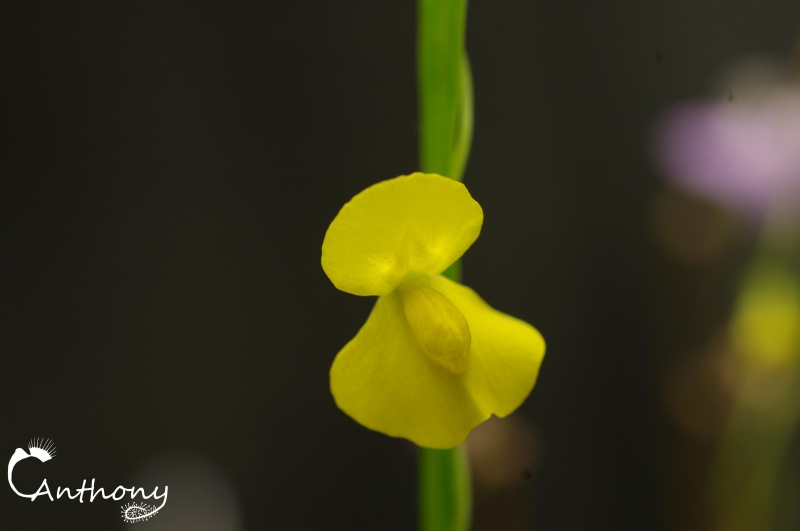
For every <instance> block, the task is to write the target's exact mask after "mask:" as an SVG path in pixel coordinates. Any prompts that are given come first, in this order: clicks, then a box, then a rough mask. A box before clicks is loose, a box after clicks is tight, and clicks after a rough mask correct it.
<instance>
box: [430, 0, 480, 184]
mask: <svg viewBox="0 0 800 531" xmlns="http://www.w3.org/2000/svg"><path fill="white" fill-rule="evenodd" d="M417 9H418V12H417V20H418V22H417V24H418V30H417V31H418V33H417V85H418V94H419V111H420V113H419V122H420V162H421V164H420V169H421V170H422V171H424V172H427V173H438V174H440V175H444V176H446V177H451V178H453V179H456V180H457V181H460V180H461V175H460V171H462V170H463V167H464V164H465V163H466V156H467V153H468V152H469V140H470V139H471V136H472V89H471V83H470V81H469V77H470V76H469V66H468V63H467V59H466V53H465V51H464V34H465V29H466V22H467V2H466V0H419V2H418V4H417ZM455 161H457V162H455ZM454 162H455V163H454ZM457 171H458V172H459V173H456V172H457Z"/></svg>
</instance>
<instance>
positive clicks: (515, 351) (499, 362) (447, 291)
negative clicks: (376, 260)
mask: <svg viewBox="0 0 800 531" xmlns="http://www.w3.org/2000/svg"><path fill="white" fill-rule="evenodd" d="M430 287H431V288H433V289H435V290H437V291H438V292H439V293H441V294H443V295H444V296H446V297H447V298H448V299H450V301H451V302H452V303H453V304H454V305H455V306H456V307H457V308H458V309H459V310H460V311H461V313H462V314H464V317H466V319H467V322H468V323H469V328H470V333H471V334H472V344H471V350H470V360H469V368H468V369H467V371H466V372H465V373H464V375H463V378H464V381H463V385H464V386H465V388H466V389H467V391H468V392H469V394H470V397H471V398H472V401H473V402H474V403H475V404H476V405H477V406H478V408H479V409H480V410H481V411H483V412H484V413H485V415H486V417H488V416H489V414H494V415H497V416H498V417H505V416H506V415H508V414H510V413H511V412H513V411H514V410H515V409H517V408H518V407H519V406H520V405H521V404H522V403H523V402H524V401H525V398H527V396H528V395H529V394H530V392H531V390H532V389H533V386H534V385H535V384H536V378H537V376H538V374H539V367H540V366H541V364H542V359H543V358H544V351H545V344H544V339H543V338H542V336H541V334H539V331H538V330H536V329H535V328H534V327H532V326H531V325H529V324H528V323H526V322H525V321H522V320H520V319H517V318H515V317H512V316H510V315H506V314H504V313H502V312H499V311H497V310H495V309H494V308H492V307H491V306H489V305H488V304H486V303H485V302H484V301H483V299H481V298H480V297H479V296H478V294H477V293H475V292H474V291H473V290H471V289H470V288H468V287H466V286H462V285H461V284H457V283H455V282H453V281H451V280H448V279H446V278H444V277H440V276H436V277H433V278H431V283H430Z"/></svg>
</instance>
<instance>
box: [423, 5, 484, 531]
mask: <svg viewBox="0 0 800 531" xmlns="http://www.w3.org/2000/svg"><path fill="white" fill-rule="evenodd" d="M417 9H418V13H417V16H418V35H417V39H418V41H417V78H418V94H419V107H420V114H419V121H420V130H419V134H420V166H421V167H420V169H421V171H423V172H427V173H438V174H440V175H443V176H446V177H450V178H452V179H455V180H457V181H460V180H461V178H462V177H463V173H464V168H465V166H466V164H467V159H468V158H469V151H470V145H471V143H472V107H473V104H472V78H471V73H470V68H469V61H468V60H467V55H466V52H465V49H464V34H465V26H466V20H467V2H466V0H419V2H418V5H417ZM444 275H445V276H446V277H447V278H450V279H452V280H455V281H459V280H460V278H461V266H460V264H459V262H456V263H455V264H453V265H452V266H450V267H449V268H448V269H447V271H445V272H444ZM471 515H472V486H471V481H470V474H469V463H468V461H467V455H466V448H465V447H464V445H461V446H459V447H456V448H452V449H447V450H436V449H431V448H420V449H419V518H420V529H421V530H422V531H466V530H468V529H469V527H470V520H471Z"/></svg>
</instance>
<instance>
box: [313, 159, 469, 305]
mask: <svg viewBox="0 0 800 531" xmlns="http://www.w3.org/2000/svg"><path fill="white" fill-rule="evenodd" d="M482 224H483V211H482V210H481V207H480V205H479V204H478V203H477V202H476V201H475V200H474V199H473V198H472V196H471V195H470V194H469V192H468V191H467V189H466V187H465V186H464V185H463V184H461V183H459V182H456V181H454V180H452V179H447V178H445V177H442V176H440V175H435V174H425V173H414V174H411V175H403V176H400V177H396V178H394V179H389V180H387V181H383V182H380V183H377V184H375V185H372V186H370V187H369V188H367V189H366V190H364V191H363V192H361V193H359V194H358V195H356V196H355V197H353V199H351V200H350V201H349V202H348V203H347V204H345V205H344V207H342V209H341V211H340V212H339V213H338V214H337V216H336V218H335V219H334V220H333V222H332V223H331V225H330V227H328V231H327V232H326V233H325V239H324V241H323V243H322V268H323V270H324V271H325V274H326V275H328V278H330V280H331V282H333V284H334V286H336V287H337V288H338V289H340V290H342V291H345V292H347V293H352V294H353V295H386V294H388V293H390V292H392V291H393V290H394V289H395V288H396V287H397V286H398V285H399V284H400V283H401V282H403V281H404V280H406V279H408V278H412V277H414V276H417V275H432V274H438V273H441V272H442V271H444V270H445V269H446V268H447V267H448V266H449V265H450V264H452V263H453V262H455V261H456V260H458V259H459V258H460V257H461V255H462V254H464V252H465V251H466V250H467V249H468V248H469V247H470V245H472V243H473V242H474V241H475V239H476V238H477V237H478V235H479V234H480V230H481V225H482Z"/></svg>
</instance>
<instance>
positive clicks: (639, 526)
mask: <svg viewBox="0 0 800 531" xmlns="http://www.w3.org/2000/svg"><path fill="white" fill-rule="evenodd" d="M798 28H800V5H798V4H797V3H796V2H790V1H788V0H761V1H755V0H747V1H746V0H725V1H722V0H720V1H710V0H706V1H699V2H698V1H690V0H673V1H671V2H663V1H656V2H638V1H634V0H627V1H613V2H612V1H602V2H585V1H561V2H555V1H550V0H534V1H495V2H472V3H471V4H470V6H469V22H468V36H467V40H468V51H469V54H470V58H471V61H472V69H473V74H474V84H475V98H476V109H475V136H474V144H473V150H472V156H471V159H470V162H469V164H468V167H467V171H466V176H465V183H466V184H467V186H468V187H469V189H470V191H471V193H472V195H473V196H474V197H475V198H476V199H477V200H478V202H480V203H481V205H482V206H483V209H484V212H485V218H486V219H485V223H484V229H483V233H482V235H481V237H480V238H479V239H478V241H477V242H476V244H475V245H474V246H473V247H472V248H471V249H470V250H469V252H468V253H467V255H466V256H465V259H464V263H463V265H464V283H465V284H467V285H469V286H471V287H473V288H475V289H476V290H477V291H478V292H479V293H480V294H481V295H482V296H483V297H484V298H485V299H486V300H487V302H489V303H490V304H492V305H493V306H495V307H496V308H498V309H500V310H502V311H505V312H507V313H510V314H512V315H515V316H517V317H520V318H522V319H524V320H526V321H528V322H530V323H532V324H533V325H534V326H536V327H537V328H538V329H539V330H540V331H541V332H542V334H543V335H544V337H545V339H546V341H547V344H548V351H547V355H546V357H545V361H544V364H543V366H542V369H541V373H540V377H539V382H538V384H537V386H536V389H535V390H534V392H533V393H532V395H531V397H530V398H529V399H528V401H527V402H526V403H525V404H524V406H523V407H521V408H520V410H519V411H518V412H517V413H515V414H514V415H512V416H511V417H509V418H508V419H506V420H503V421H499V422H490V423H487V424H486V425H484V426H482V427H481V428H479V429H478V430H476V431H475V432H474V433H473V435H472V436H471V438H470V452H471V457H472V459H473V461H474V479H475V492H476V522H475V529H476V530H479V529H484V530H499V529H504V530H544V531H558V530H576V529H580V530H587V529H598V530H606V529H608V530H637V531H638V530H643V529H669V530H678V529H680V530H706V529H713V528H714V526H715V525H716V526H717V528H721V529H733V528H735V526H734V525H733V524H725V523H723V524H715V522H720V521H722V522H724V521H726V520H725V518H721V517H718V516H715V515H716V514H717V513H718V512H719V507H720V506H723V507H724V506H726V504H727V505H728V506H737V507H738V506H740V505H741V504H739V503H736V502H730V503H728V502H729V501H730V500H733V499H734V498H731V497H730V496H735V495H736V494H735V493H734V494H730V496H729V497H725V496H724V495H720V494H719V493H720V492H722V490H724V489H720V488H714V485H715V481H718V478H719V477H727V478H728V480H722V483H723V484H738V483H741V482H740V481H738V480H736V479H733V480H731V479H730V478H731V477H733V478H736V477H737V476H735V471H734V472H731V473H732V474H734V476H724V474H723V475H720V473H718V470H723V471H724V470H731V467H730V466H728V467H726V466H725V465H719V462H723V463H725V462H726V461H725V459H726V457H725V455H729V456H730V455H733V456H736V455H738V454H737V453H736V452H737V450H736V449H737V448H738V446H736V444H735V443H734V444H732V445H731V444H728V443H727V442H726V441H728V442H730V441H731V440H734V441H735V440H736V439H735V437H734V438H731V437H728V436H726V435H725V434H726V433H728V432H730V431H731V430H733V431H734V432H736V430H737V429H738V430H740V431H743V432H747V433H753V431H752V430H748V429H747V428H741V426H745V427H746V426H748V424H747V420H746V419H747V418H748V417H747V415H751V416H753V417H754V418H764V416H763V415H759V414H758V411H759V410H758V409H757V408H758V407H766V408H767V410H768V411H787V409H786V408H783V407H782V406H781V405H780V404H781V403H782V402H781V400H784V402H785V401H786V400H787V399H786V396H794V395H792V394H791V393H788V392H787V393H788V394H785V395H781V396H779V397H778V398H775V397H772V398H770V399H764V400H761V402H759V401H758V400H759V399H758V398H756V399H754V400H755V402H753V403H756V406H754V408H755V409H752V408H751V409H750V410H747V412H746V414H744V416H742V415H739V416H737V414H736V412H741V407H740V406H739V405H737V404H739V402H740V384H741V381H742V376H741V372H742V371H741V363H739V362H738V361H737V360H738V358H736V357H735V356H733V355H732V354H731V351H732V347H731V339H730V337H731V336H730V334H729V332H728V330H729V325H730V323H731V322H732V321H731V320H732V319H734V318H735V316H736V315H737V313H736V308H737V307H738V306H737V304H738V303H737V301H739V300H740V299H739V294H740V292H741V290H742V286H743V285H744V284H743V278H745V277H746V271H749V270H750V269H751V264H752V263H753V260H754V257H756V256H758V253H759V252H760V251H759V249H761V248H762V247H763V245H764V244H763V242H764V233H765V231H764V226H765V225H764V223H763V222H761V221H760V220H756V221H755V222H754V221H753V216H752V215H750V216H749V217H748V216H744V217H742V216H737V215H736V212H735V209H731V208H728V207H726V205H725V204H724V202H719V201H714V200H713V198H711V199H710V198H709V197H708V194H706V195H703V194H697V193H695V192H694V191H693V190H691V189H687V188H686V187H685V186H679V185H676V184H670V183H672V182H674V181H670V180H669V178H670V176H669V175H668V173H669V170H670V166H669V164H667V165H666V166H663V165H660V164H659V162H658V160H660V159H659V158H658V155H657V154H656V155H653V153H654V152H658V149H659V148H658V145H660V144H659V142H660V140H659V138H661V137H660V136H659V134H660V133H658V131H661V129H659V127H660V126H659V125H658V124H661V123H665V122H664V120H666V119H667V118H664V117H665V116H667V115H668V114H669V112H670V109H672V108H674V107H673V106H674V105H675V104H677V103H679V102H682V101H687V100H703V99H705V101H710V102H714V104H715V105H719V104H723V103H728V104H731V105H737V104H739V102H740V101H741V98H740V97H739V90H738V86H739V85H736V84H734V83H733V82H730V83H729V84H726V81H725V79H730V78H726V77H725V76H726V75H727V74H726V72H727V71H728V70H730V69H731V68H734V67H735V65H737V64H739V62H740V61H743V60H745V59H747V58H748V57H752V56H753V55H754V54H757V55H760V56H767V57H769V58H770V61H772V62H773V63H775V64H778V65H784V66H785V65H788V64H790V63H791V54H792V50H793V48H794V43H795V40H796V37H797V34H798ZM0 41H2V46H0V64H2V70H3V82H2V84H0V96H1V97H0V116H1V117H2V119H1V120H0V124H2V125H1V127H2V129H3V133H4V134H3V137H4V138H5V140H4V141H3V142H2V144H1V146H2V147H0V150H2V156H0V175H2V177H3V179H2V185H1V186H2V191H1V192H0V198H2V201H3V203H4V206H3V208H2V217H3V220H4V221H3V224H2V228H3V242H4V246H3V249H4V250H3V260H2V264H3V277H4V279H5V282H4V283H3V288H2V301H3V333H2V336H0V338H1V339H0V349H2V355H3V359H4V370H3V371H2V385H1V386H0V404H2V424H3V429H2V430H0V450H2V451H3V452H5V455H7V456H9V457H10V456H11V455H12V454H13V452H14V450H15V449H16V448H17V447H22V448H26V447H27V443H28V441H29V439H31V438H33V437H47V438H51V439H52V440H53V441H54V442H55V445H56V446H57V448H58V454H57V456H56V458H55V459H53V460H52V461H51V462H48V463H47V464H46V465H42V464H40V463H38V462H31V461H34V460H27V461H24V462H22V463H20V464H19V465H18V467H17V469H16V470H15V476H14V477H15V482H16V484H17V486H18V488H20V490H26V491H28V492H33V491H34V490H35V489H36V488H37V487H38V485H39V483H40V482H41V479H42V477H46V478H47V479H48V483H49V485H50V487H51V488H52V489H53V491H55V487H56V486H64V487H72V488H77V487H79V486H80V484H81V481H82V480H83V479H87V480H89V481H91V478H96V481H97V486H104V487H107V488H112V489H113V488H114V487H116V486H117V485H130V484H135V485H137V486H142V487H145V488H146V489H147V490H152V488H153V487H154V486H156V485H159V486H163V485H169V487H170V491H169V500H168V502H167V504H166V507H165V509H164V510H163V511H162V513H161V514H159V515H158V516H156V517H155V518H153V519H152V520H150V521H148V522H145V523H140V524H137V525H138V526H139V528H141V529H145V530H146V529H192V530H198V529H214V530H220V531H225V530H244V529H247V530H261V529H291V530H294V529H315V530H322V529H331V530H338V529H365V530H371V529H386V530H394V529H396V530H407V529H413V528H414V526H415V522H416V514H415V511H416V507H415V496H416V494H415V468H416V460H415V448H414V447H413V446H412V445H411V444H409V443H407V442H404V441H401V440H395V439H391V438H388V437H385V436H383V435H380V434H377V433H373V432H370V431H368V430H366V429H364V428H362V427H360V426H359V425H357V424H356V423H355V422H353V421H352V420H350V419H349V418H348V417H347V416H346V415H344V414H343V413H341V412H340V411H339V410H337V408H336V407H335V405H334V403H333V400H332V398H331V396H330V393H329V390H328V369H329V367H330V364H331V362H332V360H333V357H334V356H335V354H336V353H337V352H338V350H339V349H340V348H341V347H342V346H343V345H344V344H345V343H346V342H347V341H348V340H349V339H350V338H351V337H352V336H353V335H354V334H355V333H356V331H357V330H358V328H359V327H360V326H361V324H363V322H364V320H365V318H366V316H367V314H368V312H369V310H370V308H371V306H372V304H373V300H372V299H369V298H358V297H354V296H351V295H348V294H345V293H341V292H338V291H337V290H336V289H335V288H334V287H333V286H332V285H331V283H330V282H329V281H328V279H327V278H326V277H325V275H324V273H323V272H322V269H321V267H320V265H319V257H320V245H321V243H322V238H323V235H324V233H325V230H326V228H327V226H328V224H329V223H330V221H331V220H332V219H333V217H334V216H335V215H336V213H337V212H338V210H339V208H340V207H341V206H342V205H343V204H344V203H345V202H346V201H347V200H349V199H350V198H351V197H352V196H353V195H355V194H356V193H357V192H359V191H360V190H362V189H363V188H365V187H367V186H368V185H370V184H372V183H375V182H377V181H380V180H383V179H387V178H390V177H394V176H397V175H401V174H406V173H410V172H413V171H415V170H416V169H417V134H416V96H415V66H414V46H415V5H414V2H411V1H404V2H383V3H380V2H366V1H352V2H339V3H330V2H261V3H251V2H204V1H200V2H197V1H195V2H185V1H175V2H68V3H64V2H50V3H47V2H45V3H35V4H34V3H19V4H15V5H10V4H8V3H6V4H4V5H3V6H2V7H0ZM758 64H762V63H758ZM737 83H738V81H737ZM664 127H668V126H664ZM681 138H683V137H681ZM654 146H655V147H654ZM798 152H800V151H798ZM654 159H655V162H654ZM670 160H671V159H670ZM798 175H800V174H798ZM712 195H713V194H712ZM781 256H783V255H781ZM781 263H782V262H781ZM769 278H773V276H770V277H769ZM781 278H783V277H781ZM788 278H789V280H788V281H787V282H789V283H790V286H789V288H785V289H784V287H781V286H783V285H782V284H781V285H779V286H778V287H777V288H775V290H776V292H778V293H785V292H786V290H789V291H791V290H792V289H794V288H792V285H793V284H791V283H792V282H793V280H792V279H794V278H795V277H793V276H792V274H789V275H788ZM773 284H774V283H773ZM792 300H794V299H792ZM787 304H788V305H789V306H791V304H792V301H789V303H787ZM759 315H760V314H759ZM789 315H790V317H788V318H787V319H788V321H786V322H787V323H788V324H786V325H785V326H784V328H785V329H786V330H788V332H786V333H788V334H789V336H791V335H792V333H794V332H796V330H797V322H796V321H794V320H792V317H791V315H794V314H791V313H790V314H789ZM787 341H788V340H787ZM786 363H788V365H787V364H784V365H780V364H778V365H773V366H771V367H772V368H773V369H774V367H779V369H780V371H782V374H785V373H786V371H787V370H788V369H787V367H789V368H791V367H792V365H791V362H786ZM795 369H796V368H795ZM780 371H779V372H780ZM795 372H797V371H796V370H795ZM745 380H746V378H745ZM789 380H790V381H789V382H788V383H786V382H783V384H782V385H784V386H785V387H786V388H788V389H796V387H797V386H796V385H795V383H794V382H793V381H792V380H791V379H789ZM770 382H771V380H767V383H766V384H765V383H764V381H761V380H760V381H758V382H756V383H754V384H753V386H755V387H758V386H761V387H768V388H775V386H774V385H772V384H771V383H770ZM756 394H757V393H756ZM748 396H750V395H748ZM757 396H758V397H760V396H761V395H758V394H757ZM772 399H774V400H776V401H774V402H769V400H772ZM765 400H766V406H765V405H764V404H765ZM751 402H752V401H751ZM775 404H778V406H775ZM784 405H785V404H784ZM776 408H777V409H776ZM790 409H791V408H790ZM789 417H791V415H789ZM743 418H744V419H745V420H742V419H743ZM792 418H793V417H792ZM732 419H733V420H732ZM736 419H739V420H738V421H737V420H736ZM737 422H738V424H737ZM787 422H788V421H784V423H783V424H780V423H779V424H780V426H783V427H784V428H785V427H786V426H790V427H791V425H792V424H791V422H789V423H788V424H787ZM732 426H733V427H732ZM737 426H738V428H737ZM787 429H788V428H787ZM787 429H785V430H784V431H783V432H781V433H783V437H784V438H783V439H781V440H782V441H783V442H784V445H783V446H782V447H781V448H784V449H785V447H786V445H787V444H789V443H786V441H787V440H788V441H791V440H792V433H794V432H793V431H792V430H791V429H788V431H787ZM763 431H765V432H766V433H771V432H770V427H769V426H767V427H765V428H764V430H763ZM795 431H796V430H795ZM768 439H769V438H768ZM796 439H797V436H796V435H794V440H795V442H794V444H795V445H796V444H797V443H796ZM769 440H772V439H769ZM725 448H728V449H729V452H728V453H727V454H726V453H725V451H723V450H722V449H725ZM730 448H733V449H732V450H730ZM774 453H775V455H784V453H785V452H783V453H782V452H781V451H779V450H775V452H774ZM754 455H756V456H758V455H762V454H759V453H756V454H754ZM770 455H771V454H770ZM720 456H722V457H720ZM727 459H728V460H729V461H728V462H742V460H741V459H738V458H736V457H733V458H731V457H728V458H727ZM754 459H755V458H754ZM756 461H757V459H756ZM791 463H794V465H793V467H792V466H790V465H791ZM797 463H798V460H797V458H796V457H795V458H794V459H793V460H792V459H788V460H787V459H783V458H780V459H778V458H776V461H774V462H771V465H769V466H771V467H772V468H769V467H768V468H769V470H773V472H774V470H775V469H776V467H777V469H778V470H795V471H796V470H797V469H798V466H797ZM754 466H755V465H754ZM787 467H788V468H787ZM756 468H758V467H757V466H756ZM759 469H760V468H759ZM775 475H776V473H773V476H775ZM777 475H780V474H777ZM794 477H800V474H795V475H794ZM715 478H717V479H715ZM794 482H795V488H796V487H797V485H796V483H797V480H796V479H795V480H794ZM781 492H784V493H787V492H795V493H796V492H797V490H794V491H790V490H782V491H781ZM748 499H749V498H748ZM715 500H717V501H715ZM719 500H723V502H720V501H719ZM725 500H727V501H725ZM770 500H771V501H769V500H768V502H769V503H768V504H767V505H769V506H770V507H773V508H774V507H778V509H776V510H777V511H778V512H779V513H780V514H782V515H785V514H787V513H786V512H785V511H782V510H781V507H783V506H782V505H781V502H780V500H777V501H776V499H775V497H774V496H773V497H772V498H770ZM121 504H122V503H121V502H119V503H118V502H114V501H112V500H109V501H100V500H96V501H95V502H94V503H83V504H79V503H77V502H76V501H72V502H70V501H67V500H64V499H62V500H58V501H55V502H50V501H49V500H47V499H42V498H39V499H37V500H36V501H35V502H34V503H30V502H29V501H28V500H25V499H23V498H20V497H18V496H16V495H15V494H14V493H13V492H12V491H11V490H10V488H3V489H0V527H2V528H3V529H15V530H17V529H19V530H27V529H31V530H39V529H103V530H105V529H118V528H122V527H124V526H126V525H127V524H124V523H122V520H121V519H120V517H119V513H120V505H121ZM738 518H739V517H735V518H733V520H732V521H744V522H746V520H738ZM792 518H793V517H792V516H791V515H788V516H785V518H783V520H781V522H783V523H782V524H781V525H783V526H784V527H779V526H778V524H775V526H774V527H769V526H767V527H760V528H759V527H752V525H750V526H749V527H748V524H743V525H744V527H742V529H771V528H775V529H778V528H780V529H784V528H785V529H790V528H792V527H791V526H792V525H793V523H794V524H796V523H797V520H796V519H792ZM793 528H794V529H797V527H793Z"/></svg>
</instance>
